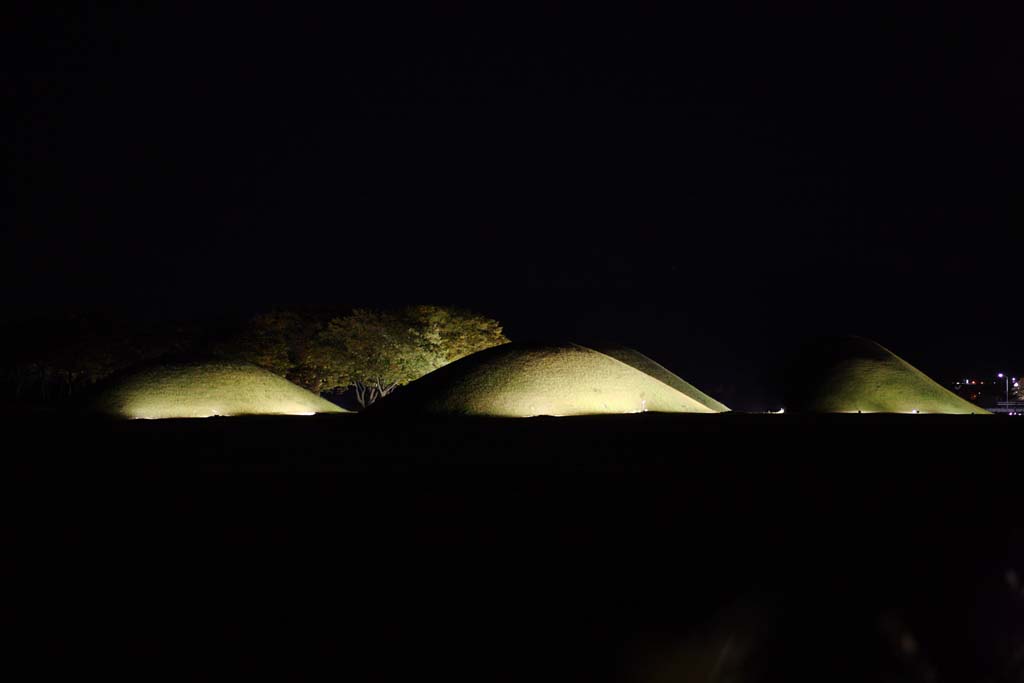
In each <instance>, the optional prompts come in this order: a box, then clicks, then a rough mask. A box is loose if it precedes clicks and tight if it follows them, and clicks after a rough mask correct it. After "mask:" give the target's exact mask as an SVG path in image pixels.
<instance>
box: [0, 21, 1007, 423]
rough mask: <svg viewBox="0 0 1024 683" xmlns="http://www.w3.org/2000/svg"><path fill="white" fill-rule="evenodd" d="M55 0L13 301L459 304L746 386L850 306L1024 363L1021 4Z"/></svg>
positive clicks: (32, 98) (987, 365)
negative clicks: (1023, 306)
mask: <svg viewBox="0 0 1024 683" xmlns="http://www.w3.org/2000/svg"><path fill="white" fill-rule="evenodd" d="M33 4H39V3H32V4H28V3H27V4H26V5H25V7H26V9H24V10H23V11H21V12H18V13H16V14H14V15H12V16H10V17H9V18H8V20H6V21H5V22H4V29H3V30H4V35H3V38H5V40H4V41H3V47H2V48H0V49H2V50H3V54H2V56H3V57H4V59H3V63H2V65H0V69H2V71H0V78H2V81H0V87H2V91H0V92H2V93H3V101H4V103H5V107H4V108H5V110H6V111H5V113H4V116H5V121H9V122H8V123H5V125H4V128H3V130H2V133H0V144H2V145H3V150H4V156H3V158H4V160H5V162H4V163H5V180H6V181H7V182H6V183H5V184H4V186H5V189H6V190H7V191H8V192H9V193H10V198H9V201H4V202H3V205H4V207H5V212H4V214H0V216H3V226H2V228H3V231H4V233H3V239H4V243H5V249H4V250H3V260H4V263H3V275H2V277H3V280H4V281H3V283H2V285H3V288H2V296H3V301H2V305H3V307H4V310H5V311H6V312H7V314H9V315H19V314H23V313H26V312H37V311H40V310H49V309H55V308H65V309H66V308H92V309H95V308H100V309H111V310H113V309H119V310H129V311H145V312H146V313H147V314H148V315H182V314H186V315H190V314H203V315H216V314H218V313H221V312H235V311H240V310H249V309H253V308H260V307H265V306H270V305H278V304H297V303H328V302H342V303H351V304H367V305H372V304H384V303H397V302H421V301H422V302H438V303H456V304H463V305H468V306H471V307H474V308H477V309H479V310H482V311H484V312H487V313H490V314H492V315H494V316H495V317H497V318H499V319H500V320H502V321H503V322H504V323H505V324H506V329H507V330H508V332H509V334H510V336H512V337H513V338H523V337H535V336H547V337H554V338H570V339H577V340H582V341H586V340H607V341H614V342H621V343H624V344H627V345H631V346H634V347H636V348H638V349H640V350H641V351H644V352H645V353H647V354H648V355H651V356H652V357H654V358H656V359H657V360H660V361H661V362H663V363H664V364H665V365H667V366H669V367H670V368H672V369H673V370H676V371H677V372H679V374H681V375H683V376H684V377H686V378H687V379H689V380H691V381H693V382H694V383H696V384H698V386H701V387H702V388H706V389H708V390H709V391H710V392H711V393H715V392H717V393H718V394H719V395H720V397H722V398H723V400H725V401H726V402H727V403H728V402H730V399H731V400H732V402H733V403H736V404H739V405H740V407H743V406H744V405H749V406H750V407H757V405H758V404H759V402H763V400H771V399H769V398H765V399H763V400H762V398H761V397H770V396H772V395H773V394H772V389H771V388H770V387H771V385H772V382H773V381H774V379H773V372H774V368H775V367H776V366H777V365H778V364H779V362H780V359H781V357H782V356H783V355H784V354H785V352H786V351H787V350H788V349H789V348H791V346H792V345H793V344H794V343H795V342H796V341H798V340H800V339H802V338H804V337H806V336H808V335H814V334H818V333H834V332H839V333H855V334H861V335H865V336H869V337H872V338H874V339H876V340H878V341H880V342H881V343H883V344H886V345H887V346H889V347H890V348H892V349H893V350H894V351H896V352H897V353H899V354H900V355H902V356H903V357H905V358H906V359H907V360H910V361H911V362H914V363H916V364H918V365H920V366H921V367H922V368H923V369H925V370H926V371H929V372H931V374H933V375H935V376H937V378H940V379H946V378H947V376H950V375H958V374H961V373H964V372H989V371H993V370H994V369H995V368H996V367H997V366H999V367H1006V366H1008V365H1009V364H1013V363H1016V364H1017V365H1016V366H1015V367H1016V368H1019V370H1014V371H1016V372H1022V371H1024V367H1022V366H1024V356H1022V355H1021V344H1020V343H1019V339H1020V334H1021V332H1022V323H1021V318H1022V316H1021V312H1020V306H1019V301H1020V299H1021V293H1022V286H1021V273H1022V270H1024V269H1022V262H1024V250H1022V235H1021V233H1022V230H1021V226H1022V224H1024V223H1022V218H1024V202H1022V194H1021V188H1022V187H1024V182H1022V181H1024V172H1022V160H1024V124H1022V122H1024V77H1022V74H1024V71H1022V66H1024V41H1022V40H1021V39H1020V34H1019V27H1020V23H1019V22H1017V21H1015V19H1016V17H1012V16H1001V15H998V14H996V13H989V14H985V13H983V12H980V11H977V10H970V8H969V7H968V5H969V4H970V3H956V5H957V6H955V5H954V4H950V5H949V6H943V5H941V4H936V3H932V2H927V3H926V2H919V3H910V4H905V5H899V4H898V3H892V5H896V6H897V7H895V8H891V9H890V10H889V12H888V13H886V14H881V13H875V12H869V11H867V10H864V9H862V8H863V5H862V4H861V3H807V4H806V5H803V6H796V5H788V6H787V5H780V4H778V3H737V4H730V3H724V4H722V3H711V4H716V5H717V6H718V7H719V8H718V9H715V10H706V11H703V12H702V13H696V12H694V13H676V12H672V11H669V10H668V9H666V8H665V7H670V6H672V5H674V4H675V3H666V4H665V7H660V6H658V5H656V4H652V3H641V4H638V5H636V7H638V9H632V10H630V11H629V12H597V11H594V10H587V11H576V10H573V9H569V8H568V6H565V5H557V4H551V5H547V6H543V7H542V8H538V9H534V8H530V9H520V10H519V11H518V12H515V13H513V12H508V13H498V12H495V13H480V12H479V11H477V10H475V9H472V6H473V5H475V4H478V3H465V4H463V3H441V4H439V5H437V6H436V7H434V8H432V9H430V10H429V11H428V10H417V11H409V10H407V9H406V8H403V7H399V6H394V5H392V6H382V9H380V10H379V11H374V12H373V13H369V12H363V13H359V12H347V11H341V10H338V9H335V10H333V11H331V12H328V13H324V12H322V11H313V10H296V9H293V8H292V7H290V6H289V5H288V4H285V3H277V4H274V5H271V4H269V3H249V4H247V5H246V6H244V7H237V8H234V9H230V10H229V9H217V10H211V9H210V8H209V7H207V6H206V5H207V3H190V2H177V3H174V4H173V6H171V8H170V9H167V10H163V11H160V10H146V11H141V10H137V9H130V10H128V9H118V10H95V9H88V8H79V9H76V10H57V9H53V10H46V11H40V10H39V8H38V7H33V6H32V5H33ZM339 4H341V5H344V4H346V3H339ZM484 4H489V3H484ZM169 5H170V3H169ZM755 5H765V6H770V7H771V9H770V10H766V9H759V8H758V7H755ZM818 5H821V7H818ZM780 8H785V9H780ZM7 117H9V118H7ZM8 210H10V211H9V212H8Z"/></svg>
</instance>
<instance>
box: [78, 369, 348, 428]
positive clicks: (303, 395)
mask: <svg viewBox="0 0 1024 683" xmlns="http://www.w3.org/2000/svg"><path fill="white" fill-rule="evenodd" d="M88 407H89V409H90V410H91V411H93V412H98V413H103V414H107V415H113V416H117V417H126V418H150V419H152V418H168V417H212V416H215V415H312V414H314V413H344V412H347V411H345V410H344V409H342V408H339V407H338V406H336V405H334V404H333V403H331V402H330V401H326V400H324V399H322V398H320V397H319V396H317V395H316V394H314V393H312V392H310V391H307V390H305V389H303V388H302V387H300V386H297V385H295V384H292V383H291V382H289V381H288V380H286V379H284V378H283V377H279V376H277V375H275V374H274V373H272V372H269V371H267V370H264V369H263V368H260V367H257V366H255V365H250V364H248V363H231V362H220V361H214V362H193V363H175V364H168V365H158V366H153V367H147V368H145V369H140V370H137V371H135V372H131V373H130V374H127V375H125V376H123V377H120V378H116V379H115V381H112V382H111V383H110V384H108V385H107V386H106V387H104V388H103V389H102V390H101V391H99V392H98V393H97V395H95V396H94V397H92V399H91V400H90V401H89V403H88Z"/></svg>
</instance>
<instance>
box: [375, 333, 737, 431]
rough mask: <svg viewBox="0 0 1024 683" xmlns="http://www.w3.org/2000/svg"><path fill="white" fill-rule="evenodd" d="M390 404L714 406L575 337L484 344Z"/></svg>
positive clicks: (530, 408) (538, 409)
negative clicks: (554, 341)
mask: <svg viewBox="0 0 1024 683" xmlns="http://www.w3.org/2000/svg"><path fill="white" fill-rule="evenodd" d="M637 355H638V356H639V354H637ZM648 360H649V359H648ZM650 363H652V364H653V361H650ZM655 365H656V364H655ZM658 367H659V368H660V366H658ZM662 370H663V371H664V373H668V371H667V370H664V368H662ZM669 374H671V373H669ZM679 381H680V382H681V381H682V380H679ZM684 384H685V383H684ZM686 386H687V387H688V386H689V385H686ZM702 396H703V395H702ZM389 404H390V406H389ZM719 405H720V404H719ZM389 407H392V408H393V409H405V410H412V411H414V412H423V413H433V414H462V415H486V416H494V417H532V416H536V415H555V416H564V415H598V414H610V413H639V412H645V411H649V412H665V413H712V412H717V411H716V410H715V409H713V408H711V407H709V406H708V405H706V404H705V403H704V402H702V400H698V399H697V398H694V397H692V396H689V395H687V394H686V393H684V392H683V391H680V390H679V389H677V388H675V387H673V386H671V385H670V384H669V383H667V382H665V381H662V380H661V379H657V378H655V377H652V376H651V375H649V374H647V373H645V372H642V371H641V370H639V369H637V368H636V367H633V366H631V365H629V364H627V363H624V362H622V361H620V360H617V359H615V358H612V357H611V356H609V355H606V354H604V353H600V352H598V351H595V350H593V349H589V348H586V347H584V346H580V345H578V344H559V345H542V344H504V345H502V346H497V347H494V348H491V349H487V350H485V351H481V352H479V353H475V354H473V355H471V356H467V357H465V358H462V359H460V360H458V361H455V362H454V363H451V364H450V365H447V366H445V367H443V368H440V369H439V370H436V371H434V372H432V373H430V374H429V375H426V376H425V377H423V378H421V379H419V380H417V381H415V382H413V383H412V384H410V385H409V386H408V387H406V388H405V389H404V390H403V391H402V393H401V394H400V395H397V396H395V397H394V402H392V401H391V400H390V399H389V400H385V401H382V402H381V408H380V409H381V410H387V409H388V408H389Z"/></svg>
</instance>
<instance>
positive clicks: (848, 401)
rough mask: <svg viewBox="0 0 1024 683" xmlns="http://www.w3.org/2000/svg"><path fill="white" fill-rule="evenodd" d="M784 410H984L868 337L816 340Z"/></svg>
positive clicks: (795, 374) (797, 373)
mask: <svg viewBox="0 0 1024 683" xmlns="http://www.w3.org/2000/svg"><path fill="white" fill-rule="evenodd" d="M790 383H791V385H790V395H789V398H788V399H787V401H786V407H787V409H789V410H797V411H802V412H813V413H857V412H862V413H942V414H949V415H966V414H971V413H974V414H986V415H987V414H989V413H988V411H986V410H984V409H983V408H980V407H979V406H976V405H974V404H973V403H971V402H970V401H966V400H964V399H962V398H960V397H959V396H957V395H956V394H954V393H953V392H952V391H949V390H948V389H946V388H945V387H943V386H942V385H940V384H938V383H937V382H935V381H934V380H932V379H931V378H930V377H928V376H927V375H925V374H924V373H923V372H921V371H920V370H918V369H917V368H915V367H914V366H913V365H911V364H910V363H908V362H906V361H905V360H903V359H902V358H900V357H899V356H897V355H896V354H894V353H893V352H892V351H889V350H888V349H886V348H885V347H883V346H881V345H879V344H876V343H875V342H873V341H870V340H868V339H862V338H859V337H843V338H834V339H827V340H822V341H820V342H819V343H817V344H816V345H814V346H812V347H808V348H807V349H805V350H804V352H803V354H802V357H801V358H800V360H799V361H798V363H797V367H796V370H795V371H794V372H793V373H792V374H791V377H790Z"/></svg>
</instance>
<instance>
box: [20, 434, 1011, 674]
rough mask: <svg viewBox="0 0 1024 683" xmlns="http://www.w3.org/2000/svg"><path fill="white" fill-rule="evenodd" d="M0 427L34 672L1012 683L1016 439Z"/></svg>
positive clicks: (991, 436) (979, 436) (24, 620)
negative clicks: (88, 667) (109, 669)
mask: <svg viewBox="0 0 1024 683" xmlns="http://www.w3.org/2000/svg"><path fill="white" fill-rule="evenodd" d="M9 431H12V432H13V433H15V434H17V435H18V436H19V441H18V443H20V444H22V445H21V446H20V447H19V449H18V450H17V453H11V452H9V453H8V456H7V458H8V462H9V473H10V474H11V475H12V476H11V478H10V480H11V482H12V483H13V484H14V486H13V489H14V495H13V496H12V498H11V500H13V501H14V502H15V505H14V507H13V508H12V510H14V511H15V512H14V513H12V515H11V516H9V517H8V524H7V527H8V532H9V533H10V535H11V536H12V537H13V538H14V540H15V541H16V542H17V543H18V544H19V548H22V549H23V550H22V551H20V552H18V553H16V554H15V555H14V556H13V557H14V558H15V559H14V560H13V562H12V564H13V567H14V571H15V576H16V577H18V580H21V579H31V580H32V583H33V585H35V582H39V585H41V586H42V587H41V588H39V589H38V590H27V589H26V590H25V591H21V592H20V597H19V599H18V600H16V602H15V607H14V615H15V619H16V620H18V621H19V623H20V624H21V625H22V631H23V632H27V633H30V634H32V637H31V638H30V640H31V641H32V642H33V647H34V648H39V652H37V653H36V654H37V655H38V656H39V659H40V661H43V662H45V661H80V659H81V658H82V657H83V656H88V657H98V658H99V659H100V660H104V661H105V660H107V659H108V658H109V659H110V660H111V661H122V660H123V659H124V658H126V657H129V656H139V655H141V656H142V657H143V659H144V662H145V663H144V664H143V667H144V668H143V669H141V670H140V672H142V673H147V674H149V673H153V672H156V671H164V670H165V669H167V668H169V667H171V666H185V667H186V668H185V670H186V672H188V678H201V679H209V680H221V679H224V678H229V677H234V676H237V675H239V674H242V675H246V676H252V675H259V676H264V675H266V676H269V677H272V678H275V679H281V680H296V679H300V678H304V677H305V676H307V675H309V676H310V677H316V676H317V675H320V674H326V675H327V676H328V677H333V678H335V679H338V680H346V679H347V680H411V679H423V680H426V679H438V680H446V679H448V680H450V679H465V680H481V681H482V680H503V681H523V680H558V681H575V680H580V681H792V680H815V681H823V682H824V681H830V682H831V681H1000V682H1002V681H1020V680H1022V678H1021V676H1022V671H1024V665H1022V660H1021V657H1022V656H1024V654H1022V653H1024V650H1022V648H1024V592H1021V589H1020V588H1019V583H1020V582H1021V581H1024V557H1022V554H1024V553H1022V549H1024V535H1022V530H1024V525H1022V517H1024V515H1022V510H1021V497H1020V491H1021V481H1022V479H1021V474H1022V470H1024V467H1022V466H1021V461H1020V455H1019V454H1020V443H1021V436H1022V435H1024V421H1016V422H1015V421H1014V420H1013V419H1009V418H999V417H982V416H963V417H938V416H924V415H920V416H889V417H882V416H868V415H863V416H853V415H851V416H823V417H817V418H811V417H799V416H793V415H783V416H774V415H711V416H668V415H653V414H646V415H624V416H615V417H594V418H561V419H546V418H540V419H531V420H486V419H467V420H418V421H417V420H401V421H400V420H394V419H392V420H387V419H384V418H372V417H370V416H368V415H367V416H355V415H340V416H318V417H312V418H310V417H295V418H287V417H286V418H213V419H207V420H187V421H186V420H181V421H133V422H113V421H111V422H107V421H97V420H79V419H70V418H68V419H61V418H58V417H50V418H25V419H23V420H20V421H13V420H12V421H11V424H10V428H9ZM197 467H198V470H199V472H198V477H197V476H196V474H197V473H196V469H197ZM1014 572H1016V573H1015V574H1014ZM16 585H28V584H27V583H24V582H23V583H20V584H16ZM1015 585H1016V586H1018V587H1017V588H1015V587H1014V586H1015ZM33 652H35V651H33Z"/></svg>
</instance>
